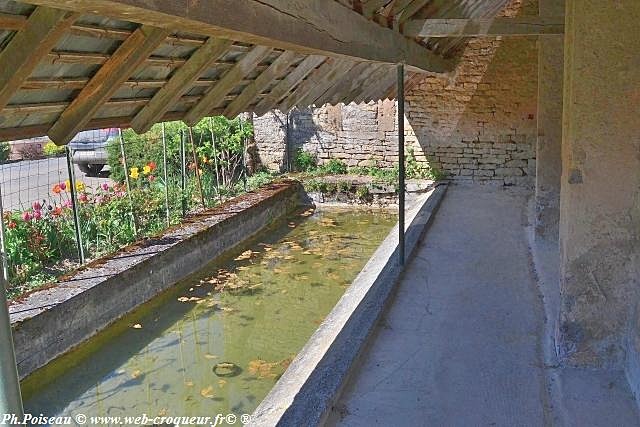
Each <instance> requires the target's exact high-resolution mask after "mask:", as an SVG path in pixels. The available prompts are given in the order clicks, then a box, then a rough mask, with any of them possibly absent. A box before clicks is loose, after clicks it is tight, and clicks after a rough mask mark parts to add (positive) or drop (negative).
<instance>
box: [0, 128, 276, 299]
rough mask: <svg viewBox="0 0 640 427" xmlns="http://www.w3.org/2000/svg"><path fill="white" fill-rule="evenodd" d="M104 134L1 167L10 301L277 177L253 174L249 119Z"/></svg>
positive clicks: (6, 269) (4, 245)
mask: <svg viewBox="0 0 640 427" xmlns="http://www.w3.org/2000/svg"><path fill="white" fill-rule="evenodd" d="M96 135H99V137H97V138H94V139H93V140H91V138H88V139H87V138H86V135H85V139H84V140H83V141H80V142H74V141H72V143H71V144H70V145H69V147H67V148H66V149H64V150H63V151H62V152H59V153H57V154H56V155H54V156H52V157H48V158H44V159H37V160H24V161H18V162H14V163H7V164H3V165H0V179H1V181H2V184H1V186H0V189H1V191H2V197H1V198H0V199H1V201H2V206H0V209H1V210H2V218H3V221H2V225H3V227H2V231H3V233H2V237H3V238H2V242H0V243H1V244H2V246H3V251H2V252H3V253H4V255H5V260H4V261H5V262H4V263H3V264H4V270H5V271H4V274H5V275H6V277H7V279H8V283H9V286H8V293H9V296H10V297H16V296H18V295H20V294H23V293H24V292H26V291H29V290H30V289H33V288H36V287H39V286H41V285H42V284H45V283H48V282H51V281H54V280H55V279H56V278H57V277H59V276H60V275H62V274H65V273H67V272H69V271H71V270H73V269H74V268H77V267H78V266H79V265H81V264H83V263H86V262H88V261H90V260H93V259H96V258H99V257H101V256H104V255H107V254H110V253H112V252H114V251H116V250H118V249H120V248H122V247H123V246H126V245H128V244H130V243H132V242H135V241H136V240H139V239H141V238H144V237H148V236H153V235H156V234H158V233H160V232H162V231H163V230H165V229H166V228H167V227H169V226H171V225H175V224H179V223H180V222H181V221H182V220H183V218H185V217H186V216H188V215H189V214H191V213H193V212H195V211H199V210H203V209H207V208H210V207H213V206H215V205H217V204H219V203H221V202H223V201H224V200H226V199H228V198H230V197H233V196H235V195H237V194H240V193H242V192H246V191H249V190H253V189H255V188H257V187H259V186H260V185H263V184H265V183H267V182H269V181H270V180H271V179H272V177H271V176H270V175H269V174H267V173H254V172H255V171H251V170H248V167H247V164H248V163H249V164H251V162H248V161H247V159H248V154H247V141H248V140H249V139H250V137H251V135H252V127H251V124H250V123H249V122H247V121H245V120H242V119H241V118H238V119H235V120H228V119H225V118H223V117H213V118H206V119H204V120H203V121H202V122H200V123H199V124H198V125H197V126H194V127H193V128H187V127H186V126H185V125H183V124H181V123H178V122H171V123H164V124H160V125H156V126H154V127H153V128H152V129H151V130H150V131H149V132H148V133H146V134H144V135H137V134H135V133H134V132H133V131H131V130H119V129H113V130H110V131H108V132H106V133H105V132H100V133H96ZM105 135H106V137H105Z"/></svg>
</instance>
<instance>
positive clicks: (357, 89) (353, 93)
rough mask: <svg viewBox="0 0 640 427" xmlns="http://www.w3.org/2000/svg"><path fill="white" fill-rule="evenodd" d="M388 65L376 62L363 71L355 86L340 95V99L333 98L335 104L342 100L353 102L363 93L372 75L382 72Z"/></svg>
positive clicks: (348, 102) (346, 102)
mask: <svg viewBox="0 0 640 427" xmlns="http://www.w3.org/2000/svg"><path fill="white" fill-rule="evenodd" d="M386 67H387V66H386V65H384V64H374V65H372V66H371V67H369V68H368V69H367V70H366V71H365V72H364V73H362V76H361V77H360V78H359V79H358V82H357V84H355V85H353V87H352V88H351V90H349V91H348V92H346V93H344V94H343V96H341V97H340V99H337V100H336V99H334V100H332V101H333V102H332V103H333V104H335V103H337V102H339V101H342V102H344V103H345V104H350V103H351V102H353V101H354V100H355V99H356V98H357V97H358V96H360V94H362V91H363V89H364V88H365V87H366V86H367V83H368V82H369V81H370V80H371V77H372V76H374V75H376V73H378V72H380V69H381V68H386Z"/></svg>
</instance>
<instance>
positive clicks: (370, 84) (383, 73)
mask: <svg viewBox="0 0 640 427" xmlns="http://www.w3.org/2000/svg"><path fill="white" fill-rule="evenodd" d="M393 76H395V70H394V69H393V67H389V66H381V67H380V68H378V70H377V71H376V72H375V73H373V74H372V75H371V77H370V78H369V80H368V81H367V82H366V83H364V84H363V85H362V89H361V90H360V93H359V94H358V96H356V97H355V98H354V100H353V101H354V102H355V103H358V104H359V103H361V102H363V101H367V100H368V99H369V98H370V96H371V95H370V94H371V92H373V91H375V90H377V89H378V88H379V87H380V85H381V83H383V82H386V81H387V80H388V79H389V78H390V77H393Z"/></svg>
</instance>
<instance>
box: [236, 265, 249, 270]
mask: <svg viewBox="0 0 640 427" xmlns="http://www.w3.org/2000/svg"><path fill="white" fill-rule="evenodd" d="M248 269H249V267H245V266H241V267H236V270H239V271H245V270H248Z"/></svg>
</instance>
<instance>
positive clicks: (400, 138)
mask: <svg viewBox="0 0 640 427" xmlns="http://www.w3.org/2000/svg"><path fill="white" fill-rule="evenodd" d="M404 178H405V167H404V64H398V232H399V236H398V240H399V243H398V260H399V263H400V265H401V266H403V265H404V261H405V255H404V240H405V239H404V237H405V236H404V219H405V218H404V209H405V200H404V190H405V184H404Z"/></svg>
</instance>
